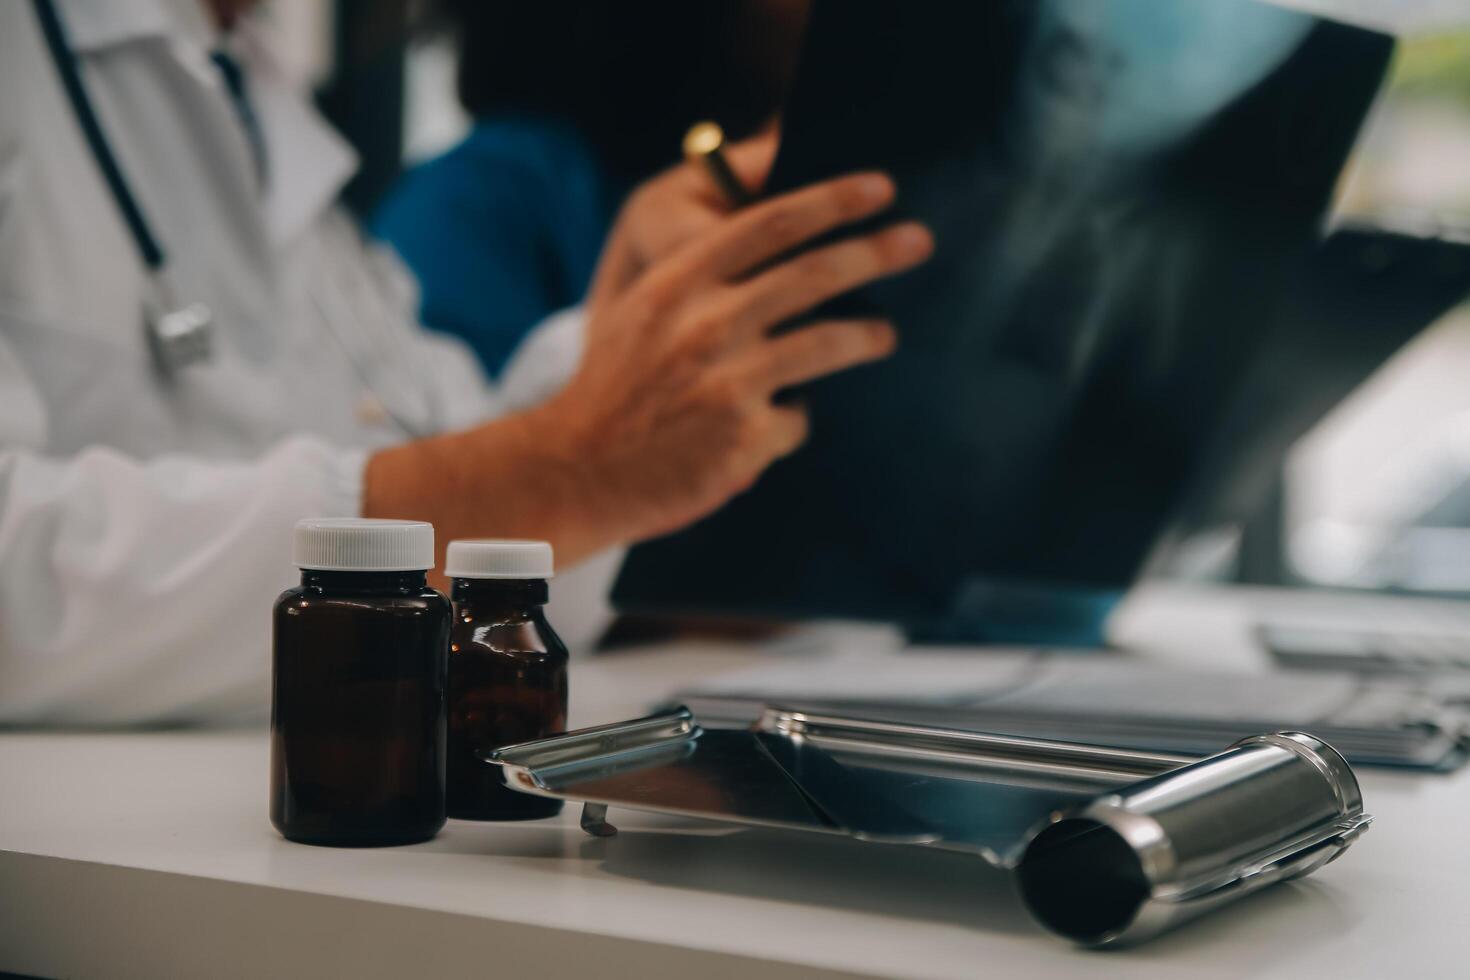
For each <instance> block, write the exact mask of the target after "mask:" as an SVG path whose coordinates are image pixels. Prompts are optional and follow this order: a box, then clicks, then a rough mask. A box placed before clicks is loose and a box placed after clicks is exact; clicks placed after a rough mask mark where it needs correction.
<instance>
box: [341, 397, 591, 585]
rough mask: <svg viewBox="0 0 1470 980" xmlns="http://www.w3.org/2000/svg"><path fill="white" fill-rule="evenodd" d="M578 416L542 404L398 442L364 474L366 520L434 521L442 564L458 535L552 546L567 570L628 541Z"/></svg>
mask: <svg viewBox="0 0 1470 980" xmlns="http://www.w3.org/2000/svg"><path fill="white" fill-rule="evenodd" d="M567 421H568V420H563V419H562V418H561V417H559V416H558V414H557V412H556V410H555V409H553V408H552V406H550V405H548V406H544V407H538V408H535V409H531V410H530V411H527V412H522V413H519V414H517V415H513V416H508V417H506V418H503V419H498V420H496V421H494V422H490V423H487V424H485V425H482V426H479V427H477V428H474V429H469V430H466V431H463V432H453V433H446V434H444V435H439V436H433V437H430V438H427V439H419V440H415V441H413V442H409V443H404V444H402V445H400V446H394V447H392V448H390V449H385V450H382V451H380V452H378V453H375V454H374V455H373V456H371V457H370V458H369V459H368V461H367V464H366V466H365V468H364V470H363V492H362V512H363V516H365V517H385V518H403V519H413V520H425V521H429V522H430V523H432V524H433V525H434V527H435V531H436V533H435V538H436V540H437V545H438V549H439V552H440V556H441V558H442V555H443V551H444V548H445V547H446V546H447V545H448V543H449V542H450V541H451V540H453V539H455V538H471V537H504V538H535V539H543V540H547V541H550V542H551V543H552V545H553V546H554V547H555V548H556V552H557V559H558V564H561V563H566V564H573V563H575V562H577V561H578V560H580V559H582V558H585V557H587V556H589V555H591V554H593V553H594V552H596V551H600V550H602V549H603V548H606V547H609V546H611V545H613V544H616V543H618V541H619V540H620V538H619V534H620V528H619V527H618V525H617V524H616V523H614V522H612V521H610V520H609V519H608V518H609V517H610V516H611V515H605V514H603V513H601V511H600V508H599V507H598V506H597V505H598V503H599V501H600V497H599V495H598V494H597V493H596V491H595V487H596V483H595V479H594V478H593V477H592V475H591V473H590V467H588V466H586V465H585V457H584V456H583V454H582V453H581V451H580V446H579V445H578V442H577V440H576V438H575V435H574V433H573V432H572V431H570V429H569V426H568V425H567Z"/></svg>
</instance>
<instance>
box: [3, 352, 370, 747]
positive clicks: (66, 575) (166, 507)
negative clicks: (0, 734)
mask: <svg viewBox="0 0 1470 980" xmlns="http://www.w3.org/2000/svg"><path fill="white" fill-rule="evenodd" d="M4 387H5V382H4V379H3V378H0V390H3V389H4ZM4 428H5V421H4V420H3V419H0V723H32V724H35V723H39V724H86V725H90V724H109V725H114V724H136V723H147V722H174V721H180V722H182V721H220V720H227V719H230V718H231V717H232V716H241V717H248V716H250V715H252V714H253V715H259V714H261V713H263V709H264V707H265V706H266V705H267V704H269V684H270V649H271V642H270V633H271V607H272V605H273V602H274V599H275V597H276V596H277V594H279V592H280V591H281V590H282V589H283V588H285V587H288V586H290V585H292V584H293V580H294V577H295V576H294V572H293V570H292V569H291V567H290V566H289V564H288V556H289V554H290V537H291V528H292V525H293V524H294V523H295V521H296V520H297V519H298V518H300V517H302V516H303V515H313V514H322V515H341V516H351V515H355V514H356V513H357V512H358V506H359V498H360V492H361V485H360V484H361V473H362V468H363V465H364V459H363V456H362V454H360V453H356V452H344V451H342V450H339V449H334V448H332V447H330V446H328V445H325V444H324V443H322V442H319V441H317V440H315V439H311V438H304V437H300V438H292V439H288V440H286V441H284V442H281V443H280V444H278V445H277V446H275V447H274V448H273V449H272V450H270V451H269V452H267V453H266V454H265V455H263V456H261V457H260V458H258V459H255V460H252V461H248V462H240V463H216V462H207V461H202V460H199V459H195V458H185V457H160V458H157V459H154V460H149V461H146V462H145V461H140V460H136V459H130V458H128V457H126V456H124V455H121V454H119V453H117V452H115V451H113V450H110V449H103V448H96V449H89V450H86V451H84V452H81V453H78V454H76V455H75V456H72V457H69V458H48V457H45V456H42V455H39V454H37V453H35V452H30V451H27V450H25V449H23V448H17V447H15V446H13V445H12V444H11V443H10V441H9V440H8V439H6V438H4V435H5V434H4V433H3V429H4Z"/></svg>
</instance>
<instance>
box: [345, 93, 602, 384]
mask: <svg viewBox="0 0 1470 980" xmlns="http://www.w3.org/2000/svg"><path fill="white" fill-rule="evenodd" d="M609 184H610V181H609V179H608V178H607V176H606V175H605V174H604V172H603V169H602V167H601V165H600V164H599V163H598V161H597V158H596V156H595V154H594V153H593V151H592V148H591V147H590V146H588V145H587V143H586V141H585V140H584V139H583V138H582V137H581V136H580V135H579V134H578V133H577V132H576V130H575V129H573V128H572V127H571V126H569V125H567V124H565V123H561V122H558V121H556V120H553V119H549V118H544V117H535V116H504V117H494V118H489V119H484V120H481V121H480V122H478V123H477V124H476V125H475V127H474V129H473V130H472V131H471V132H470V134H469V136H468V137H466V138H465V140H464V141H463V142H462V143H460V144H459V145H458V146H456V147H454V148H453V149H451V150H449V151H448V152H447V153H445V154H444V155H443V156H440V157H437V158H435V159H433V160H430V161H428V162H426V163H423V164H421V165H419V166H417V167H414V168H413V169H411V170H409V171H408V172H407V173H406V174H404V176H403V177H402V178H401V179H400V181H399V183H398V185H397V186H396V187H395V188H394V189H393V191H392V192H391V193H390V194H389V196H388V198H387V200H386V201H385V202H384V204H383V205H382V207H381V208H380V209H379V210H378V213H377V215H376V217H375V219H374V222H373V230H374V232H375V233H376V234H377V235H378V236H379V237H381V238H383V239H384V240H385V241H387V242H388V243H389V244H390V245H392V246H393V248H394V249H395V250H397V252H398V254H399V255H400V256H402V258H403V260H404V261H405V262H406V263H407V264H408V266H409V267H410V268H411V269H412V270H413V272H414V274H415V275H416V276H417V277H418V280H419V285H420V288H421V290H422V294H421V296H422V299H421V309H420V317H421V318H422V320H423V322H424V323H425V324H426V325H428V326H430V327H433V328H435V329H438V330H443V331H446V332H448V333H452V334H455V335H457V336H459V337H462V338H463V339H464V340H465V341H467V342H468V343H469V345H470V346H471V347H473V348H474V350H475V352H476V353H477V354H479V356H480V360H481V362H482V363H483V364H484V365H485V370H486V371H487V372H489V373H490V375H491V376H492V377H493V376H494V375H496V374H498V373H499V372H500V370H501V368H503V367H504V366H505V362H506V361H507V360H508V359H509V357H510V355H511V353H512V352H513V351H514V350H515V348H516V345H517V344H519V343H520V341H521V339H522V338H523V337H525V335H526V334H527V333H529V332H530V330H531V328H532V327H534V326H535V325H536V324H537V323H538V322H540V321H541V320H542V319H543V318H545V317H546V316H547V315H548V314H551V313H555V312H556V311H557V310H560V309H564V308H566V307H568V306H572V305H574V304H576V303H578V302H580V301H581V299H582V297H583V295H584V294H585V293H586V291H587V286H588V284H589V283H590V282H591V280H592V273H593V271H594V269H595V268H596V265H597V258H598V255H599V254H600V253H601V251H602V243H603V240H604V239H605V238H606V237H607V232H608V229H609V227H610V226H611V223H612V215H613V209H614V206H615V204H616V201H615V200H614V198H615V194H614V192H613V191H612V189H611V188H610V186H609Z"/></svg>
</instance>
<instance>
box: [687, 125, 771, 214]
mask: <svg viewBox="0 0 1470 980" xmlns="http://www.w3.org/2000/svg"><path fill="white" fill-rule="evenodd" d="M684 158H685V159H686V160H698V161H699V162H700V163H701V164H702V165H703V166H704V169H705V171H706V172H707V173H708V174H709V176H710V180H712V181H714V184H715V187H716V188H717V189H718V190H719V192H720V195H721V196H722V197H724V198H725V201H726V203H728V204H729V205H730V207H731V208H743V207H745V206H746V205H747V204H751V203H753V202H754V201H755V195H753V194H751V193H750V191H749V190H747V189H746V187H745V185H744V184H742V183H741V182H740V178H739V177H737V176H735V171H734V170H733V169H732V168H731V167H730V161H729V160H728V159H726V158H725V131H724V130H723V129H721V128H720V127H719V124H718V123H713V122H698V123H695V124H694V125H693V126H691V127H689V132H687V133H685V134H684Z"/></svg>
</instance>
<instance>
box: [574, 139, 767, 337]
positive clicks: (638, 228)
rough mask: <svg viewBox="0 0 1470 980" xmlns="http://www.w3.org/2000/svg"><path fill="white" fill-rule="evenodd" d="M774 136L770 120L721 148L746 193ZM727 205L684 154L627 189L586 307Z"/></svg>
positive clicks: (718, 217) (757, 184)
mask: <svg viewBox="0 0 1470 980" xmlns="http://www.w3.org/2000/svg"><path fill="white" fill-rule="evenodd" d="M777 142H778V135H777V129H776V127H775V125H772V126H770V127H768V128H767V129H765V130H763V131H762V132H761V133H759V134H757V135H755V136H752V137H750V138H749V139H745V140H740V141H739V142H735V143H731V144H730V145H729V146H727V147H726V148H725V158H726V160H728V161H729V163H730V169H731V170H733V171H734V172H735V176H736V177H737V178H739V180H740V182H741V183H742V184H744V185H745V186H746V187H747V188H749V189H750V191H751V192H752V193H758V192H759V191H760V189H761V188H762V187H764V186H765V183H766V178H767V177H768V176H770V172H771V164H772V163H773V162H774V161H775V159H776V147H777ZM731 210H732V208H731V206H730V202H729V201H727V200H725V198H724V196H723V195H722V194H721V193H720V192H719V189H718V188H717V187H716V186H715V184H714V182H713V181H712V180H711V179H710V176H709V174H708V173H707V172H705V170H704V168H703V167H702V166H701V165H699V164H698V163H695V162H691V161H688V160H686V161H684V162H683V163H680V164H678V165H677V166H674V167H671V168H670V169H668V170H666V171H664V172H663V173H661V174H659V175H658V176H656V177H653V178H651V179H649V180H647V181H645V182H644V183H642V184H641V185H639V186H638V188H637V189H636V190H634V191H633V193H631V194H630V195H628V200H627V201H626V202H624V204H623V207H622V210H621V211H620V212H619V213H618V218H617V221H616V222H615V223H614V224H613V228H612V231H611V232H610V233H609V235H608V240H607V244H606V246H604V248H603V251H602V258H601V259H600V260H599V262H598V264H597V273H596V275H595V276H594V277H593V280H592V285H591V288H589V289H588V291H587V308H588V309H589V310H596V309H597V308H598V307H600V306H602V305H604V304H605V303H607V302H608V301H610V300H612V299H614V298H615V297H617V296H618V295H619V294H620V293H622V291H623V290H624V289H626V288H628V287H629V286H630V285H632V283H633V282H634V281H635V280H636V279H637V278H638V277H639V276H640V275H642V274H643V273H644V272H645V271H647V269H648V268H649V266H651V265H653V263H655V262H657V261H658V260H659V259H661V258H663V257H664V256H666V255H669V254H671V253H672V252H673V251H674V250H675V249H677V248H678V247H679V246H681V245H683V244H684V243H685V242H688V241H692V240H693V239H695V238H697V237H699V236H700V235H702V234H705V233H707V232H708V231H709V230H710V229H711V228H713V227H714V226H715V225H717V224H719V223H720V222H721V221H722V220H723V219H724V218H725V217H727V216H728V215H729V214H730V212H731Z"/></svg>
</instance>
